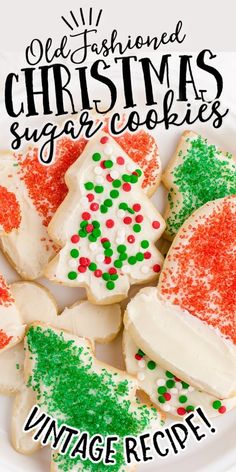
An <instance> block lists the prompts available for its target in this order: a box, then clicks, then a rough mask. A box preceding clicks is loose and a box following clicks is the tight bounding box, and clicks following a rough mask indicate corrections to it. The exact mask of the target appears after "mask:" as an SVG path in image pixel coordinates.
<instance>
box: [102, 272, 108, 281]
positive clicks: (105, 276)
mask: <svg viewBox="0 0 236 472" xmlns="http://www.w3.org/2000/svg"><path fill="white" fill-rule="evenodd" d="M102 278H103V280H110V274H108V272H104V274H102Z"/></svg>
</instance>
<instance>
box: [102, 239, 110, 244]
mask: <svg viewBox="0 0 236 472" xmlns="http://www.w3.org/2000/svg"><path fill="white" fill-rule="evenodd" d="M107 241H109V239H108V238H102V239H101V243H102V244H103V243H106V242H107Z"/></svg>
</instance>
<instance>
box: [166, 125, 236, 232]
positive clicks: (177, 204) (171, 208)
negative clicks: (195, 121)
mask: <svg viewBox="0 0 236 472" xmlns="http://www.w3.org/2000/svg"><path fill="white" fill-rule="evenodd" d="M162 179H163V182H164V184H165V186H166V187H167V189H168V190H169V193H168V204H167V208H166V211H165V220H166V231H165V236H166V237H167V238H168V239H173V237H174V236H175V234H176V233H177V231H178V230H179V228H180V227H181V226H182V224H183V223H184V222H185V220H186V219H187V218H188V217H189V216H190V215H191V214H192V213H193V212H194V211H195V210H196V209H197V208H199V207H201V206H202V205H203V204H205V203H207V202H209V201H212V200H216V199H218V198H222V197H225V196H227V195H230V194H235V193H236V160H235V158H234V157H233V156H232V155H231V154H230V153H227V152H226V153H223V152H222V151H221V150H219V149H218V148H217V147H216V146H215V145H212V144H209V143H208V142H207V139H205V138H203V137H202V136H199V135H198V134H196V133H193V132H192V131H185V132H184V133H183V134H182V136H181V138H180V141H179V144H178V146H177V149H176V152H175V154H174V156H173V158H172V160H171V161H170V163H169V165H168V167H167V169H166V171H165V173H164V175H163V177H162Z"/></svg>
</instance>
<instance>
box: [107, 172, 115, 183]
mask: <svg viewBox="0 0 236 472" xmlns="http://www.w3.org/2000/svg"><path fill="white" fill-rule="evenodd" d="M106 179H107V181H108V182H113V180H114V179H113V178H112V176H111V175H110V174H107V175H106Z"/></svg>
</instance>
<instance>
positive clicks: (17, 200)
mask: <svg viewBox="0 0 236 472" xmlns="http://www.w3.org/2000/svg"><path fill="white" fill-rule="evenodd" d="M85 145H86V141H85V140H84V139H81V140H77V141H71V140H69V139H62V140H59V141H58V143H57V148H56V157H55V162H54V163H53V164H52V165H50V166H43V165H42V164H40V162H39V160H38V149H37V148H32V149H31V148H29V149H28V150H27V151H26V152H25V153H24V154H22V155H17V156H15V155H14V154H13V153H10V152H1V155H0V157H1V159H0V196H1V198H0V200H1V203H0V230H2V231H3V233H4V234H3V235H1V246H2V249H3V251H4V253H5V255H6V256H7V258H8V259H9V261H10V262H11V263H12V265H13V266H14V268H15V269H16V270H17V271H18V272H19V273H20V275H22V277H24V278H27V279H35V278H38V277H39V276H40V275H42V270H43V268H44V267H45V265H46V264H47V263H48V261H49V260H50V259H51V258H52V257H53V255H54V254H55V251H56V249H57V248H56V246H55V244H54V243H53V241H52V239H51V238H50V237H49V236H48V233H47V226H48V223H49V221H50V219H51V217H52V215H53V214H54V212H55V210H56V209H57V207H58V206H59V205H60V203H61V202H62V200H63V199H64V197H65V195H66V193H67V188H66V185H65V182H64V174H65V172H66V170H67V169H68V167H69V166H70V165H71V164H72V163H73V162H74V161H75V160H76V159H77V158H78V157H79V155H80V153H81V152H82V150H83V149H84V147H85Z"/></svg>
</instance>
